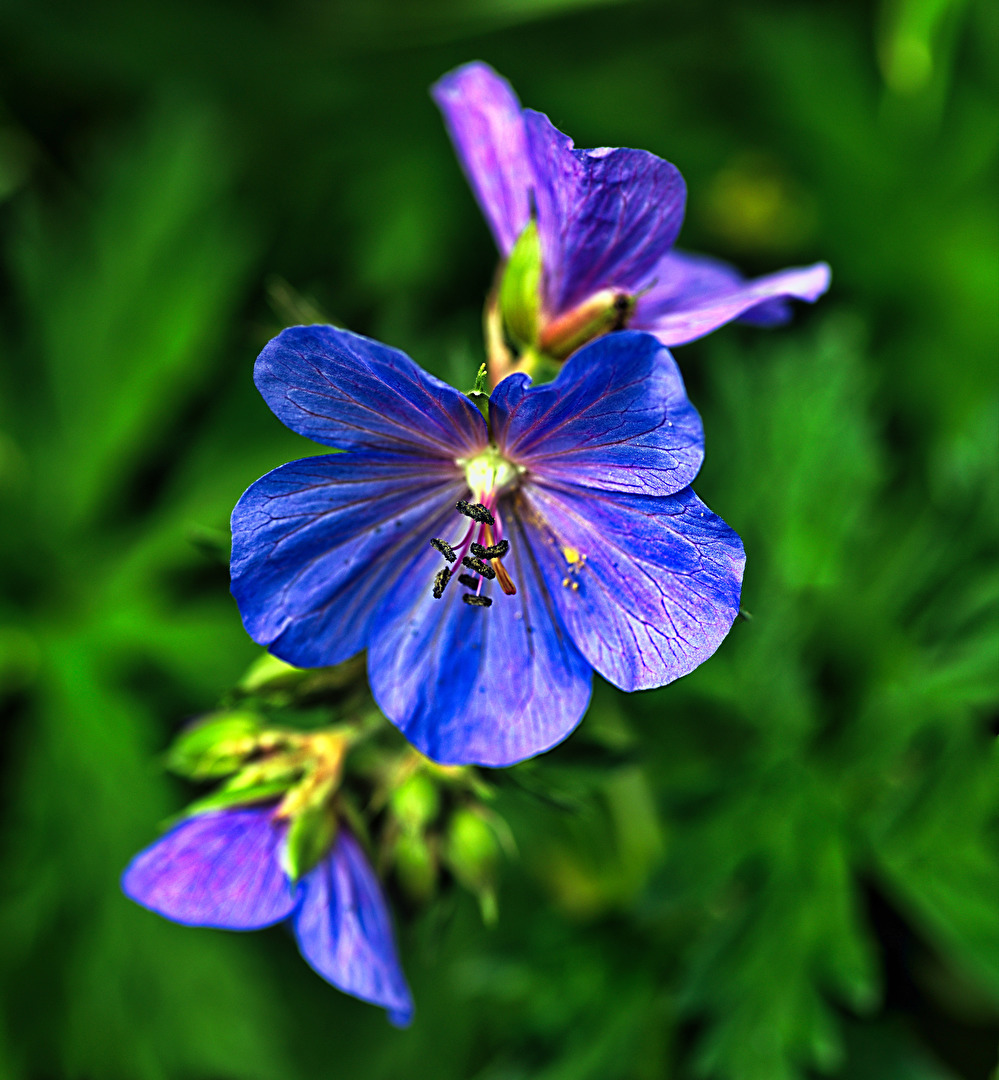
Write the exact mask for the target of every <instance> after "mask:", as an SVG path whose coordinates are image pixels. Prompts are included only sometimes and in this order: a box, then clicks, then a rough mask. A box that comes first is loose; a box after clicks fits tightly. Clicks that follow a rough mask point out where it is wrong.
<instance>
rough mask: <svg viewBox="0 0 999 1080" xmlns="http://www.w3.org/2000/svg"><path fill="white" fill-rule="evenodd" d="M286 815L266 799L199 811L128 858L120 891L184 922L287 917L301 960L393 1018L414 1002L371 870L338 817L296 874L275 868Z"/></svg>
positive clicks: (261, 923) (237, 924)
mask: <svg viewBox="0 0 999 1080" xmlns="http://www.w3.org/2000/svg"><path fill="white" fill-rule="evenodd" d="M286 833H287V822H282V821H279V820H277V819H276V818H275V817H274V807H270V806H254V807H246V806H244V807H241V808H239V809H229V810H222V811H218V812H212V813H205V814H198V815H195V816H194V817H190V818H187V819H186V820H184V821H182V822H181V823H180V824H179V825H177V826H175V827H174V828H173V829H172V830H171V831H170V832H169V833H167V834H166V836H164V837H162V839H160V840H157V842H156V843H155V844H153V845H151V846H150V847H148V848H146V850H145V851H142V852H140V853H139V854H138V855H136V857H135V858H134V859H133V860H132V861H131V863H129V865H128V868H127V869H126V870H125V873H124V874H123V876H122V888H123V889H124V891H125V893H126V895H127V896H129V897H130V898H131V899H133V900H135V901H136V902H137V903H139V904H142V905H143V907H147V908H149V909H150V910H152V911H155V912H157V913H158V914H160V915H164V916H166V918H168V919H171V920H173V921H174V922H178V923H183V924H184V925H185V926H210V927H215V928H217V929H222V930H260V929H262V928H263V927H265V926H272V925H274V924H275V923H279V922H284V921H285V920H289V921H290V922H291V925H292V928H293V930H294V933H295V938H296V940H297V941H298V948H299V951H300V952H301V954H302V956H303V957H304V958H305V960H306V962H307V963H308V964H309V966H310V967H311V968H312V969H313V970H314V971H316V972H317V973H318V974H319V975H321V976H322V977H323V978H324V979H326V981H327V982H330V983H332V984H333V985H334V986H335V987H337V988H338V989H340V990H343V991H344V992H345V993H348V994H352V995H353V996H354V997H357V998H360V999H361V1000H362V1001H370V1002H371V1003H372V1004H375V1005H381V1006H382V1007H383V1008H385V1009H387V1010H388V1014H389V1019H390V1020H391V1021H392V1023H394V1024H396V1025H397V1026H404V1025H406V1024H408V1023H409V1022H410V1019H411V1018H412V1014H413V1001H412V998H411V996H410V993H409V988H408V987H407V985H406V979H405V976H404V975H403V973H402V969H401V968H400V966H399V960H398V957H397V956H396V951H395V945H394V943H393V939H392V923H391V919H390V917H389V913H388V909H387V907H386V905H385V899H384V897H383V896H382V892H381V888H380V886H379V884H378V879H377V878H376V877H375V874H374V871H373V870H372V869H371V866H370V865H369V863H368V860H367V858H366V857H365V855H364V852H363V851H362V850H361V847H360V845H359V844H358V842H357V841H356V840H355V839H354V837H353V836H352V835H351V834H350V833H349V832H348V831H347V829H346V828H345V827H344V826H341V827H340V829H339V831H338V832H337V836H336V839H335V841H334V842H333V846H332V847H331V849H330V850H329V852H328V854H327V855H326V856H325V857H324V858H322V859H320V861H319V862H318V863H317V864H316V865H315V866H314V867H313V868H312V869H311V870H310V871H309V872H308V873H307V874H305V875H304V876H303V877H302V878H301V879H300V880H299V881H297V882H292V881H291V880H290V878H289V877H288V875H287V873H286V872H285V869H284V867H283V860H282V847H283V845H284V843H285V839H286Z"/></svg>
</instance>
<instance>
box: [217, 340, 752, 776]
mask: <svg viewBox="0 0 999 1080" xmlns="http://www.w3.org/2000/svg"><path fill="white" fill-rule="evenodd" d="M255 378H256V383H257V386H258V388H259V389H260V392H261V393H262V394H263V396H264V398H265V400H266V401H267V403H268V405H270V407H271V409H272V410H273V411H274V412H275V414H276V415H277V416H278V417H279V418H280V419H281V420H282V421H283V422H284V423H285V424H287V426H288V427H290V428H291V429H292V430H294V431H296V432H298V433H300V434H303V435H306V436H308V437H309V438H312V439H315V440H316V441H317V442H321V443H325V444H327V445H331V446H335V447H337V448H339V449H341V450H346V451H350V452H349V453H346V454H326V455H323V456H320V457H312V458H307V459H305V460H303V461H298V462H292V463H291V464H288V465H284V466H282V467H281V468H278V469H275V470H274V471H273V472H271V473H269V474H268V475H266V476H265V477H263V478H262V479H261V480H258V481H257V482H256V483H255V484H253V485H252V486H251V487H250V488H249V490H248V491H246V493H245V494H244V495H243V496H242V498H241V499H240V500H239V503H238V504H237V506H236V508H235V510H234V511H233V516H232V530H233V551H232V591H233V595H234V596H235V597H236V600H237V602H238V604H239V607H240V611H241V614H242V616H243V621H244V623H245V625H246V628H247V630H248V632H249V633H250V634H251V635H252V636H253V637H254V638H255V639H256V640H257V641H258V642H260V643H261V644H264V645H266V646H267V647H268V648H269V649H270V651H271V652H273V653H274V654H275V655H277V656H279V657H281V658H282V659H284V660H287V661H288V662H289V663H291V664H295V665H297V666H299V667H315V666H322V665H327V664H335V663H338V662H339V661H342V660H345V659H347V658H348V657H350V656H352V655H353V654H355V653H357V652H359V651H360V650H362V649H367V650H368V670H369V678H370V682H371V689H372V692H373V694H374V696H375V700H376V701H377V703H378V705H379V707H380V708H381V709H382V711H383V712H384V713H385V715H386V716H388V718H389V719H390V720H392V721H393V723H395V724H396V725H397V726H398V727H400V728H401V729H402V731H403V732H404V734H405V735H406V736H407V737H408V738H409V739H410V741H411V742H413V743H414V745H415V746H416V747H417V748H418V749H419V750H421V751H422V752H423V753H425V754H426V755H427V756H429V757H431V758H433V759H435V760H437V761H441V762H446V763H460V764H471V763H477V764H484V765H494V766H500V765H509V764H511V763H513V762H515V761H519V760H522V759H523V758H526V757H530V756H531V755H533V754H537V753H539V752H541V751H542V750H546V749H548V748H549V747H550V746H553V745H554V744H555V743H557V742H559V741H560V740H561V739H563V738H564V737H565V736H566V735H567V734H568V733H569V732H570V731H571V730H572V728H573V727H575V725H576V724H577V723H578V722H579V720H580V718H581V717H582V714H583V712H584V710H585V708H586V705H587V702H588V699H589V692H590V682H591V674H590V673H591V669H595V670H596V671H598V672H599V673H600V674H601V675H603V676H604V677H605V678H607V679H608V680H609V681H610V682H612V683H614V684H615V685H617V686H619V687H621V688H622V689H624V690H638V689H645V688H648V687H654V686H661V685H663V684H664V683H668V682H670V681H672V680H673V679H676V678H678V677H679V676H681V675H684V674H686V673H687V672H689V671H691V670H692V669H693V668H694V667H696V666H697V665H698V664H699V663H701V662H702V661H703V660H705V659H706V658H707V657H709V656H710V655H711V654H712V653H713V652H714V650H715V649H716V648H717V647H718V645H719V644H720V642H721V641H722V639H723V638H724V636H725V634H726V633H727V632H728V629H729V627H730V626H731V624H732V621H733V620H734V618H735V615H736V613H737V611H738V606H739V590H740V585H741V578H742V567H743V562H744V556H743V551H742V544H741V542H740V541H739V538H738V536H736V534H735V533H734V532H733V531H732V530H731V529H730V528H729V527H728V526H727V525H725V523H724V522H722V521H721V520H720V519H719V518H718V517H716V516H715V515H714V514H713V513H711V511H710V510H708V508H707V507H706V506H705V505H704V504H703V503H702V502H700V500H699V499H698V498H697V497H696V496H695V495H694V493H693V492H692V491H691V490H690V488H689V486H688V485H689V484H690V482H691V481H692V480H693V478H694V476H695V475H696V473H697V471H698V469H699V467H700V464H701V459H702V447H703V436H702V430H701V424H700V419H699V417H698V415H697V413H696V411H695V410H694V408H693V406H692V405H691V404H690V402H689V401H688V400H687V397H686V394H685V393H684V389H683V383H682V381H681V379H680V375H679V372H678V370H677V368H676V364H675V363H674V361H673V358H672V357H671V356H670V354H669V352H668V351H667V350H666V349H665V348H663V347H662V346H661V345H660V344H659V343H658V342H657V341H656V340H655V339H654V338H652V337H650V336H648V335H646V334H640V333H634V332H626V333H621V334H616V335H613V336H611V337H605V338H601V339H599V340H598V341H596V342H594V343H593V344H592V345H590V346H588V347H587V348H586V349H584V350H581V351H580V352H579V353H577V354H576V356H574V357H573V358H572V359H570V360H569V361H568V362H567V363H566V364H565V366H564V367H563V368H562V370H561V372H560V374H559V376H558V378H557V379H556V381H555V382H553V383H551V384H548V385H543V386H538V387H532V386H531V385H530V379H528V378H527V376H525V375H523V374H517V375H512V376H510V377H509V378H507V379H505V380H504V381H503V382H501V383H500V384H499V386H498V387H497V388H496V389H495V390H494V391H493V393H492V397H491V399H490V401H489V420H488V423H487V421H486V420H485V419H483V416H482V414H481V413H480V412H479V410H478V409H477V408H476V407H475V405H474V404H473V403H472V402H471V401H470V400H469V398H468V397H466V396H465V395H464V394H460V393H458V391H456V390H454V389H452V388H451V387H450V386H447V385H446V384H445V383H443V382H441V381H440V380H438V379H436V378H434V377H433V376H431V375H428V374H427V373H426V372H424V371H422V370H421V369H420V368H418V367H417V366H416V364H414V363H413V361H412V360H410V359H409V357H407V356H405V355H404V354H403V353H401V352H398V351H397V350H395V349H391V348H388V347H387V346H385V345H381V344H379V343H377V342H375V341H371V340H369V339H367V338H364V337H360V336H359V335H356V334H351V333H348V332H347V331H343V330H336V329H333V328H332V327H327V326H313V327H293V328H291V329H289V330H285V331H284V332H283V333H282V334H281V335H280V336H279V337H277V338H275V339H274V340H273V341H271V342H270V343H269V344H268V345H267V346H266V348H265V349H264V350H263V352H262V353H261V355H260V358H259V359H258V361H257V366H256V371H255ZM453 576H456V577H457V578H458V581H452V577H453Z"/></svg>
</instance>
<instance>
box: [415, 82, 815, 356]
mask: <svg viewBox="0 0 999 1080" xmlns="http://www.w3.org/2000/svg"><path fill="white" fill-rule="evenodd" d="M432 93H433V97H434V100H435V101H436V102H437V104H438V106H439V107H440V109H441V111H442V113H443V114H444V119H445V122H446V124H447V127H448V130H449V132H450V134H451V139H452V141H453V142H454V145H455V149H456V150H457V153H458V157H459V159H460V161H461V163H462V166H463V167H464V170H465V173H466V174H467V176H468V179H469V182H470V184H471V186H472V189H473V191H474V192H475V197H476V199H477V200H478V202H479V205H480V206H481V208H482V211H483V213H484V214H485V216H486V220H487V221H488V223H489V227H490V229H491V230H492V233H493V236H494V237H495V239H496V243H497V246H498V247H499V249H500V252H501V254H502V255H503V256H504V257H505V258H508V257H509V256H510V255H511V253H512V252H513V251H514V247H515V245H516V244H517V242H518V240H520V239H521V238H522V237H523V236H524V233H525V229H527V227H528V225H529V223H530V222H531V220H532V216H534V218H535V219H536V225H537V239H538V241H539V243H540V260H541V267H542V275H541V283H540V286H541V288H540V297H539V302H540V311H539V312H538V319H537V323H538V325H537V328H536V329H537V335H536V339H535V340H534V341H530V342H523V341H521V344H522V345H527V346H530V347H536V348H538V349H540V351H541V352H542V353H546V354H548V355H549V356H552V357H554V358H556V359H561V358H562V357H564V356H566V355H568V354H569V353H570V352H571V351H573V349H574V348H576V347H578V345H579V344H581V343H582V342H583V341H586V340H589V339H591V338H592V337H595V336H596V335H597V334H598V333H603V332H605V331H607V330H613V329H620V328H621V327H623V326H630V327H632V328H634V329H645V330H648V331H650V332H651V333H653V334H655V335H656V336H657V337H658V338H659V340H660V341H662V342H663V343H664V344H666V345H680V344H683V343H684V342H688V341H693V340H694V339H695V338H698V337H702V336H703V335H704V334H707V333H709V332H710V331H711V330H714V329H716V328H717V327H719V326H722V325H723V324H724V323H727V322H729V321H731V320H732V319H735V318H740V317H741V318H743V319H747V320H749V321H752V322H756V323H759V324H772V323H778V322H782V321H784V320H786V319H787V318H788V316H789V314H790V309H789V305H788V303H787V301H788V299H789V298H792V297H793V298H796V299H800V300H808V301H814V300H816V299H817V298H818V297H819V296H821V295H822V293H824V292H825V291H826V289H827V288H828V286H829V267H828V266H827V265H826V264H825V263H817V264H815V265H814V266H810V267H804V268H799V269H792V270H784V271H782V272H780V273H777V274H771V275H769V276H767V277H763V278H758V279H756V280H754V281H746V280H744V279H743V278H742V277H741V275H740V274H739V273H738V272H737V271H736V270H734V269H733V268H732V267H729V266H727V265H725V264H724V263H720V262H718V261H716V260H712V259H706V258H704V257H702V256H694V255H686V254H681V253H679V252H676V251H673V250H671V249H672V247H673V244H674V242H675V240H676V237H677V235H678V233H679V231H680V225H681V223H682V221H683V212H684V203H685V201H686V187H685V185H684V182H683V178H682V177H681V176H680V173H679V172H678V171H677V170H676V168H674V166H672V165H671V164H670V163H669V162H668V161H663V160H662V159H661V158H657V157H655V156H654V155H653V154H650V153H647V152H646V151H644V150H628V149H610V148H607V147H602V148H600V149H596V150H576V149H574V148H573V144H572V140H571V139H569V138H568V137H567V136H565V135H563V134H562V133H561V132H560V131H558V130H557V129H556V128H555V127H553V126H552V124H551V123H550V122H549V120H548V118H547V117H546V116H545V115H544V114H542V113H539V112H535V111H534V110H532V109H522V108H521V107H520V103H519V101H518V100H517V97H516V95H515V94H514V92H513V90H512V89H511V87H510V85H509V83H507V82H506V80H505V79H502V78H501V77H500V76H499V75H497V74H496V72H495V71H493V70H492V68H490V67H488V66H487V65H486V64H482V63H472V64H466V65H465V66H463V67H460V68H458V69H457V70H455V71H452V72H451V73H450V74H448V75H445V76H444V78H442V79H441V80H440V81H439V82H438V83H437V84H436V85H435V86H434V87H433V91H432ZM508 329H509V327H508ZM514 336H516V334H515V335H514Z"/></svg>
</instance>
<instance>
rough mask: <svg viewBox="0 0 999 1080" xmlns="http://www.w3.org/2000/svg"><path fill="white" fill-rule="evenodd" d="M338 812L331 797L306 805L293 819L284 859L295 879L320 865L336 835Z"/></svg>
mask: <svg viewBox="0 0 999 1080" xmlns="http://www.w3.org/2000/svg"><path fill="white" fill-rule="evenodd" d="M336 830H337V819H336V814H335V813H334V811H333V808H332V806H330V804H329V801H328V800H325V799H324V800H322V801H321V802H318V803H315V804H313V805H311V806H306V807H305V808H304V809H303V810H302V811H301V812H299V813H297V814H296V815H295V816H294V817H293V818H292V819H291V825H290V826H289V827H288V837H287V839H286V841H285V845H284V851H283V853H282V857H281V861H282V863H283V865H284V871H285V873H286V874H287V875H288V877H289V878H290V879H291V880H292V881H298V879H299V878H301V877H304V876H305V875H306V874H307V873H308V872H309V871H310V870H311V869H312V868H313V867H314V866H316V865H317V864H318V863H319V862H320V861H321V860H322V859H323V858H324V856H325V855H326V853H327V852H328V851H329V849H330V848H331V847H332V846H333V841H334V840H335V839H336Z"/></svg>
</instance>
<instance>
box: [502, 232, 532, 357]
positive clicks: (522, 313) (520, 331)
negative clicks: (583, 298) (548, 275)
mask: <svg viewBox="0 0 999 1080" xmlns="http://www.w3.org/2000/svg"><path fill="white" fill-rule="evenodd" d="M499 303H500V313H501V315H502V317H503V323H504V325H505V326H506V329H507V331H508V333H509V334H510V336H511V337H512V338H513V339H514V340H515V341H516V342H517V344H519V345H521V346H523V347H526V346H530V345H534V344H535V343H536V342H537V339H538V318H539V315H540V311H541V239H540V237H539V236H538V226H537V223H536V222H535V221H534V220H533V219H532V220H531V221H529V222H528V223H527V227H526V228H525V229H524V231H523V232H522V233H521V234H520V236H518V237H517V242H516V243H515V244H514V245H513V250H512V251H511V252H510V257H509V259H507V263H506V268H505V269H504V271H503V279H502V281H501V282H500V289H499Z"/></svg>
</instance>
